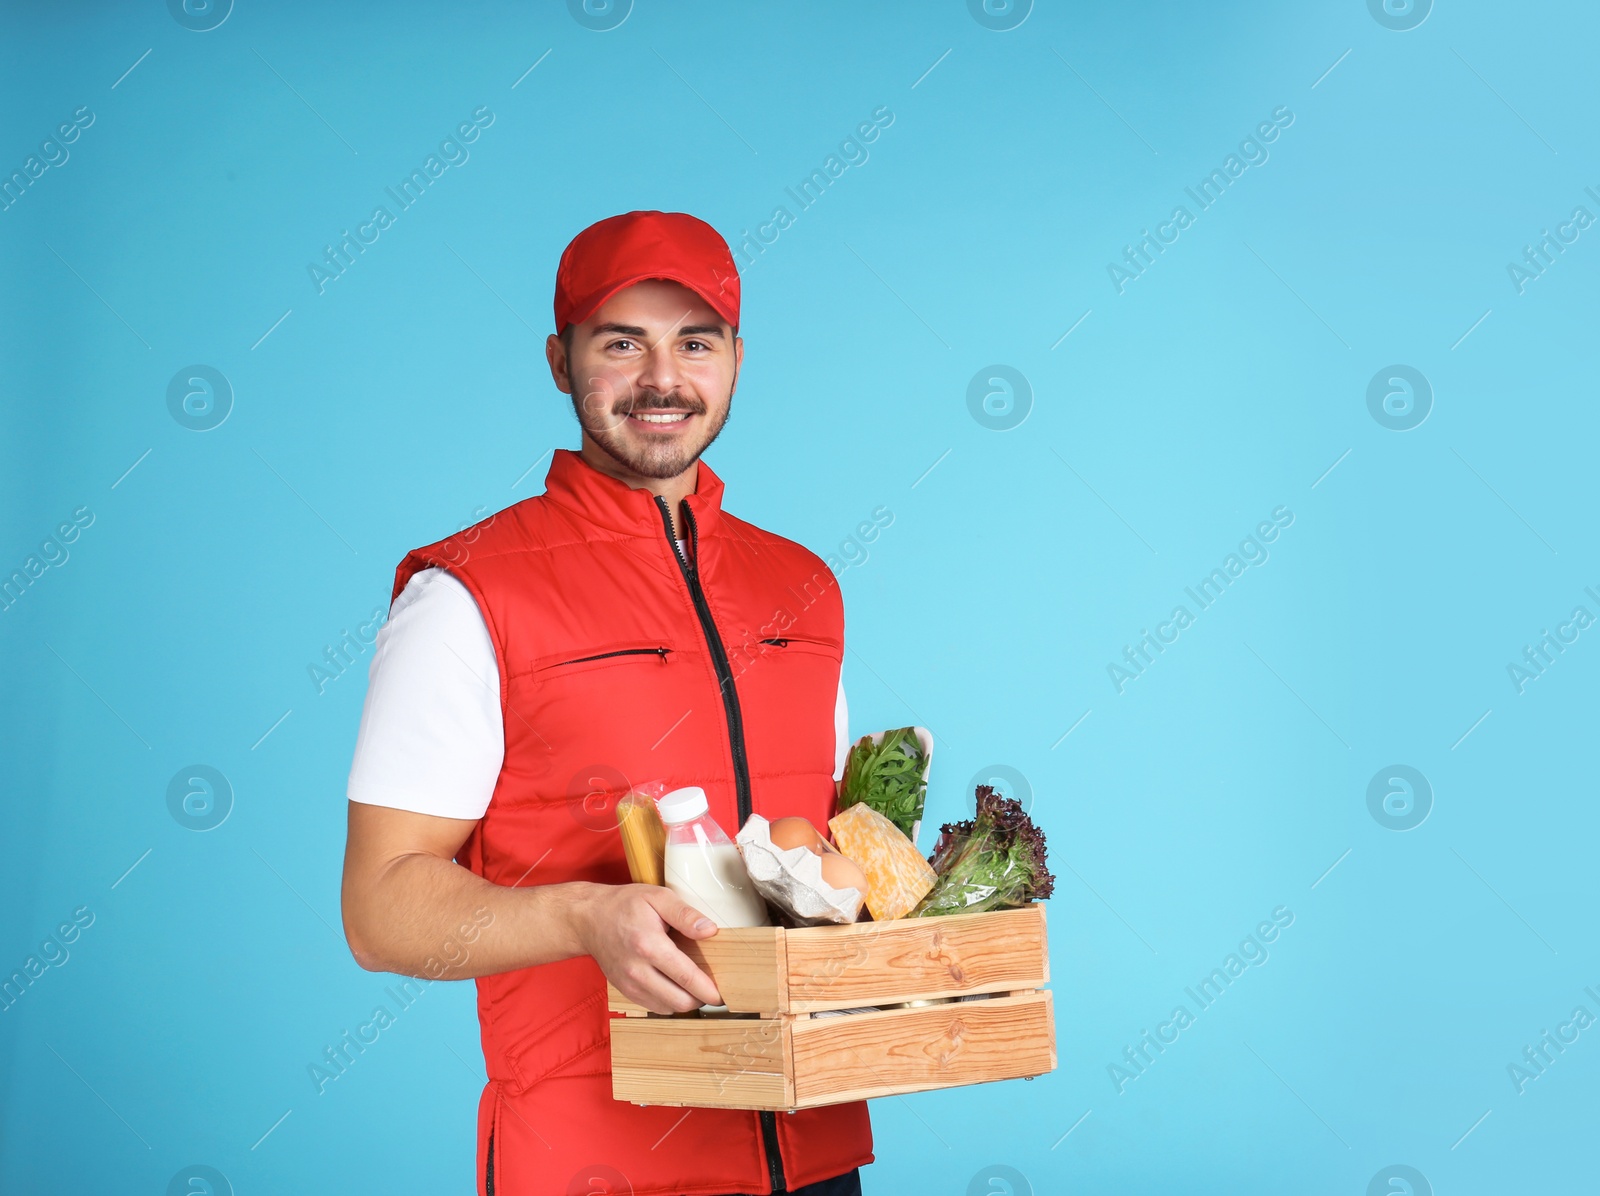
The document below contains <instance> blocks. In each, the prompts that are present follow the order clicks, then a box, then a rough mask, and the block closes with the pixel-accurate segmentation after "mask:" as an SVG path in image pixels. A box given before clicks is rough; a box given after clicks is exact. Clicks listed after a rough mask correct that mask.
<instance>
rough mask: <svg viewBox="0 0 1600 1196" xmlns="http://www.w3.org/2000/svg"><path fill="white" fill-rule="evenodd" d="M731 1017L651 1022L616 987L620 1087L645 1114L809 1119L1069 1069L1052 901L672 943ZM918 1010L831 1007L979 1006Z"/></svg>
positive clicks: (615, 1066) (615, 1075)
mask: <svg viewBox="0 0 1600 1196" xmlns="http://www.w3.org/2000/svg"><path fill="white" fill-rule="evenodd" d="M673 937H674V939H675V941H676V942H677V943H678V945H679V946H680V947H681V948H682V949H683V950H684V952H685V953H686V954H687V955H688V956H689V957H690V958H692V959H693V960H694V961H695V962H696V963H697V964H698V965H699V966H700V967H701V968H702V969H703V970H704V971H705V972H706V973H707V974H709V975H710V976H711V978H712V979H713V980H714V981H715V982H716V984H717V988H718V990H719V991H720V992H721V993H722V998H723V1001H724V1002H726V1004H727V1006H728V1009H729V1013H730V1014H737V1015H744V1016H728V1015H700V1014H678V1015H672V1016H663V1015H658V1014H651V1013H648V1011H646V1010H645V1009H643V1008H642V1007H641V1006H639V1005H636V1004H634V1003H633V1002H632V1001H629V1000H628V999H627V998H626V997H624V996H623V995H622V994H621V993H619V992H618V991H617V990H616V989H615V988H611V987H609V986H608V994H609V997H610V1007H611V1010H612V1011H613V1012H615V1013H621V1014H623V1015H624V1016H622V1017H618V1018H612V1019H611V1085H612V1095H613V1096H615V1097H616V1098H617V1099H618V1100H627V1101H633V1102H635V1103H636V1104H650V1105H688V1106H693V1107H706V1108H732V1109H771V1110H788V1109H805V1108H811V1107H813V1106H816V1105H830V1104H838V1103H840V1102H842V1101H851V1100H859V1099H862V1098H865V1097H873V1096H890V1095H893V1094H895V1093H901V1092H921V1091H925V1090H927V1089H930V1088H952V1087H956V1086H957V1085H961V1084H981V1083H985V1082H987V1081H990V1080H1009V1079H1016V1078H1018V1077H1023V1076H1028V1077H1031V1076H1036V1075H1042V1074H1043V1073H1045V1072H1048V1071H1052V1070H1054V1068H1055V1065H1056V1050H1055V1019H1054V1009H1053V1006H1052V1003H1051V995H1050V993H1049V992H1048V991H1045V990H1042V989H1040V988H1039V986H1040V985H1042V984H1044V983H1045V982H1046V981H1048V980H1049V979H1050V961H1049V953H1048V950H1047V944H1046V939H1045V912H1044V907H1043V906H1042V905H1037V904H1035V905H1029V906H1025V907H1024V908H1022V909H1014V910H996V911H994V912H991V913H984V914H954V915H950V916H948V917H939V918H911V919H904V920H900V921H895V922H857V923H854V924H853V925H849V926H814V927H807V928H804V929H799V930H785V929H783V928H781V927H772V926H763V927H757V928H752V929H743V930H721V931H718V932H717V934H716V935H715V936H714V937H712V938H710V939H706V940H703V941H700V942H691V941H689V940H686V939H683V938H681V937H679V936H677V935H674V936H673ZM979 994H983V995H984V999H981V1000H958V1001H949V1002H941V1003H938V1004H931V1005H919V1006H914V1007H911V1008H898V1009H878V1010H874V1011H872V1012H868V1013H849V1014H837V1013H830V1012H829V1011H831V1010H840V1009H852V1008H860V1007H862V1006H877V1005H896V1004H902V1003H904V1002H908V1001H925V1000H939V999H940V998H947V997H973V996H977V995H979Z"/></svg>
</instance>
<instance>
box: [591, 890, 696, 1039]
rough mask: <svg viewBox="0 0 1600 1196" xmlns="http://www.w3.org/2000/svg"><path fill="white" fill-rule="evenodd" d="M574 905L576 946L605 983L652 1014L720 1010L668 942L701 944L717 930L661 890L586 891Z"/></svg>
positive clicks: (691, 965)
mask: <svg viewBox="0 0 1600 1196" xmlns="http://www.w3.org/2000/svg"><path fill="white" fill-rule="evenodd" d="M585 887H586V889H587V891H586V892H585V893H584V894H583V897H582V899H580V900H579V901H577V902H575V903H574V908H573V911H572V915H571V916H572V919H573V922H574V928H575V929H576V931H577V934H578V941H579V942H580V944H581V945H582V949H583V951H584V952H585V953H587V954H589V955H592V956H593V957H594V961H595V962H596V963H598V964H599V965H600V970H601V971H602V972H604V973H605V974H606V978H607V979H608V980H610V981H611V983H612V984H614V985H616V986H617V990H618V991H619V992H621V993H622V995H623V996H625V997H627V998H628V999H629V1000H630V1001H635V1002H637V1003H638V1004H640V1005H643V1006H644V1007H645V1008H646V1009H648V1010H650V1012H651V1013H687V1012H689V1011H690V1010H691V1009H698V1008H699V1007H700V1006H701V1005H720V1004H721V1003H722V996H721V994H719V993H718V992H717V986H716V985H715V984H714V983H712V980H711V977H709V976H707V975H706V974H705V973H704V972H702V971H701V970H700V969H699V968H698V967H696V966H695V964H694V961H693V960H692V959H690V958H689V957H688V956H687V955H685V954H684V953H683V952H682V951H680V950H678V948H677V946H676V945H675V944H674V943H673V941H672V940H671V939H670V938H669V937H667V930H668V929H669V928H670V929H673V930H676V931H678V932H679V933H680V934H682V935H683V936H684V937H685V938H691V939H705V938H710V937H711V936H712V935H714V934H716V932H717V925H716V923H715V922H713V921H712V920H711V919H710V918H708V917H706V916H705V915H704V914H702V913H701V912H700V911H699V910H697V909H695V908H694V906H692V905H690V904H689V903H688V902H687V901H685V900H683V898H681V897H679V896H678V895H677V894H676V893H674V892H673V891H672V890H671V889H666V888H662V887H661V886H660V885H589V886H585Z"/></svg>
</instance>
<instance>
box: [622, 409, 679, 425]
mask: <svg viewBox="0 0 1600 1196" xmlns="http://www.w3.org/2000/svg"><path fill="white" fill-rule="evenodd" d="M693 414H694V412H692V411H630V412H629V413H628V418H629V419H630V420H633V421H634V422H636V423H641V424H645V425H647V426H649V427H652V428H674V427H680V426H682V425H683V424H684V423H687V422H688V419H689V417H690V416H691V415H693Z"/></svg>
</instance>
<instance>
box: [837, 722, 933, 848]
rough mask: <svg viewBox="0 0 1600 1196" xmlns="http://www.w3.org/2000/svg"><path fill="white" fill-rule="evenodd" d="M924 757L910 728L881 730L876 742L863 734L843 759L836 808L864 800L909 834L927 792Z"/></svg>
mask: <svg viewBox="0 0 1600 1196" xmlns="http://www.w3.org/2000/svg"><path fill="white" fill-rule="evenodd" d="M927 762H928V756H927V753H926V752H924V751H923V750H922V744H921V743H920V742H919V741H918V739H917V733H916V729H915V728H914V727H900V728H898V729H896V730H893V731H885V732H884V734H883V739H882V741H881V742H879V743H873V742H872V736H870V735H863V736H862V737H861V738H860V739H859V740H857V741H856V744H855V746H854V747H852V748H851V749H850V755H849V756H848V757H847V758H846V760H845V765H844V777H843V779H842V780H841V781H840V785H839V809H840V810H841V811H843V810H847V809H849V808H850V807H851V806H853V805H856V804H858V803H862V802H864V803H866V804H867V805H868V806H870V807H871V808H872V809H874V810H876V811H877V812H878V813H880V814H882V815H883V816H884V817H885V818H887V819H888V820H889V821H890V822H892V823H894V824H895V826H897V827H899V828H900V830H901V831H902V832H904V834H905V836H906V838H908V839H909V838H910V837H911V830H912V827H914V826H915V825H916V824H917V821H918V820H919V819H920V818H921V817H922V805H923V801H924V799H925V797H926V793H927V782H926V781H925V780H924V779H923V775H922V774H923V770H924V769H925V768H926V767H927Z"/></svg>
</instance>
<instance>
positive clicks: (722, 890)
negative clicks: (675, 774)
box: [665, 820, 769, 926]
mask: <svg viewBox="0 0 1600 1196" xmlns="http://www.w3.org/2000/svg"><path fill="white" fill-rule="evenodd" d="M697 822H698V820H697ZM697 822H696V823H690V824H688V825H687V826H684V827H674V828H672V829H673V830H674V831H678V832H679V833H678V834H677V835H669V837H668V841H667V848H666V852H665V862H666V879H667V887H668V888H669V889H671V890H672V891H673V892H674V893H676V894H677V895H678V896H679V897H682V898H683V899H684V900H685V901H687V902H688V903H689V904H690V905H692V906H694V907H695V908H696V909H697V910H699V911H700V912H701V913H703V914H704V915H705V916H706V917H708V918H710V919H711V920H712V921H713V922H715V923H716V924H717V925H718V926H766V925H768V924H769V923H768V921H767V905H766V902H765V901H763V900H762V899H761V895H760V894H759V893H757V892H756V890H755V886H754V885H753V884H751V883H750V876H749V874H748V873H747V872H746V871H745V869H744V860H743V859H742V858H741V857H740V855H739V849H738V847H736V846H735V845H734V844H732V843H729V842H728V841H727V840H726V838H724V839H723V841H722V842H721V843H717V842H714V841H712V839H711V838H709V837H708V836H707V835H706V833H705V830H704V829H703V828H702V827H701V826H699V825H697ZM713 825H714V824H713ZM685 831H687V832H692V835H693V838H692V839H691V838H690V836H689V835H687V834H683V833H682V832H685ZM674 839H677V841H676V842H674V841H673V840H674Z"/></svg>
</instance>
